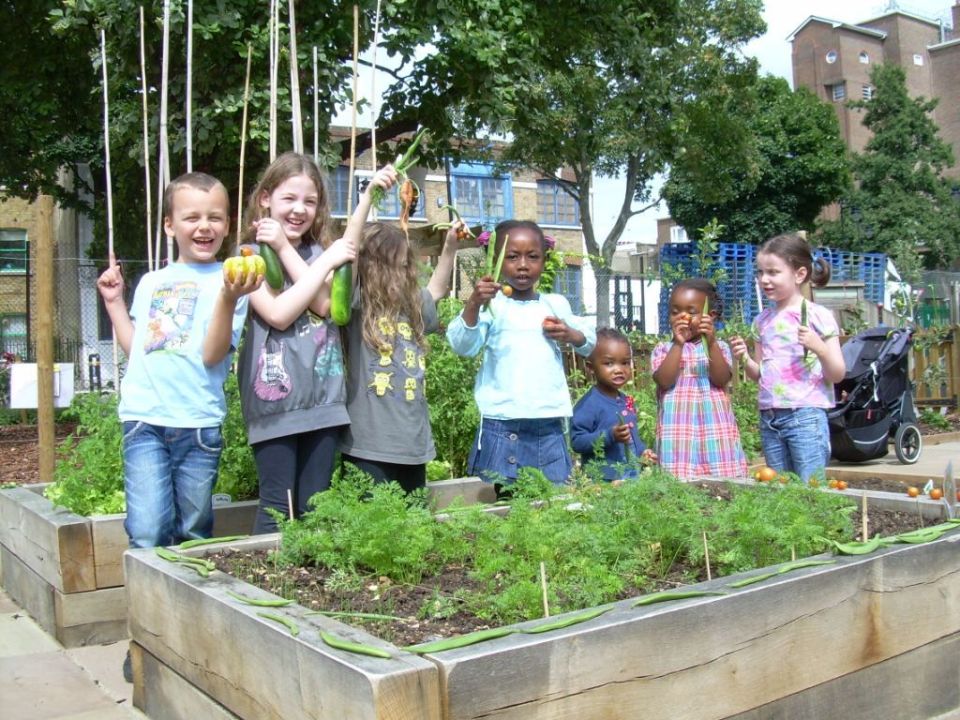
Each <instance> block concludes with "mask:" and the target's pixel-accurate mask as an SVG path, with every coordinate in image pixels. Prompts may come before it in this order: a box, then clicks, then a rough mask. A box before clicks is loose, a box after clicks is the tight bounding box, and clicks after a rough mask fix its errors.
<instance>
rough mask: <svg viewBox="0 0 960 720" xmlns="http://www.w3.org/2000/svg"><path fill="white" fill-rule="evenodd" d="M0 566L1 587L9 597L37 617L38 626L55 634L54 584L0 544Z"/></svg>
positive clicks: (34, 617)
mask: <svg viewBox="0 0 960 720" xmlns="http://www.w3.org/2000/svg"><path fill="white" fill-rule="evenodd" d="M0 565H2V571H3V575H2V580H3V589H4V590H6V591H7V594H8V595H9V596H10V598H11V599H12V600H13V601H14V602H15V603H17V605H19V606H20V607H21V608H23V609H24V610H25V611H26V612H27V614H28V615H30V617H32V618H33V619H34V620H36V621H37V625H39V626H40V627H42V628H43V629H44V630H46V631H47V632H48V633H50V634H51V635H53V634H55V632H56V615H55V612H54V605H53V592H54V591H53V586H52V585H51V584H50V583H48V582H47V581H46V580H45V579H44V578H42V577H40V576H39V575H37V574H36V573H35V572H34V571H33V570H31V569H30V567H29V566H28V565H27V564H26V563H24V562H23V561H22V560H21V559H20V558H18V557H17V556H16V555H14V554H13V553H12V552H11V551H10V550H9V548H7V547H5V546H3V545H0Z"/></svg>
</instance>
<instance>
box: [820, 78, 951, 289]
mask: <svg viewBox="0 0 960 720" xmlns="http://www.w3.org/2000/svg"><path fill="white" fill-rule="evenodd" d="M905 77H906V76H905V73H904V71H903V69H902V68H900V67H897V66H894V65H879V66H877V67H876V68H874V69H873V71H872V72H871V74H870V80H871V82H872V84H873V86H874V88H875V89H874V92H873V97H872V98H871V99H870V100H867V101H858V102H855V103H851V105H853V106H854V107H858V108H862V109H863V110H864V111H865V112H864V116H863V124H864V125H865V126H866V127H867V128H868V129H869V130H870V131H871V132H872V133H873V136H872V137H871V138H870V140H869V141H868V142H867V144H866V146H865V148H864V151H863V152H862V153H859V154H856V155H855V156H854V158H853V173H854V180H855V181H856V189H854V190H852V191H851V192H850V193H849V194H848V195H847V196H846V197H845V198H844V200H843V201H842V208H843V211H842V214H841V218H840V220H838V221H835V222H831V223H825V224H824V225H823V227H822V233H823V238H824V242H826V243H829V244H831V245H835V246H837V247H845V248H849V249H851V250H864V251H883V252H886V253H888V254H889V255H890V256H891V257H892V258H893V260H894V262H895V263H896V265H897V268H898V270H899V271H900V273H901V275H903V276H904V277H905V278H906V279H908V280H910V281H916V280H917V279H919V273H920V270H921V268H922V267H923V266H926V267H929V268H935V267H945V266H947V265H948V264H949V263H950V262H952V261H953V260H954V259H955V258H956V257H957V256H958V255H960V203H958V202H957V201H956V199H954V198H953V197H952V194H951V190H952V185H951V181H949V180H947V179H945V178H944V177H943V171H944V170H946V169H947V168H949V167H951V166H952V165H953V160H954V159H953V153H952V151H951V149H950V146H949V145H947V144H946V143H945V142H944V141H943V140H941V139H940V138H939V137H938V135H937V126H936V124H935V123H934V122H933V120H932V119H931V118H930V113H931V112H932V111H933V109H934V108H935V107H936V104H937V101H936V100H935V99H934V100H925V99H924V98H911V97H910V96H909V95H908V93H907V87H906V80H905ZM918 248H919V249H920V252H919V253H918V252H917V250H918Z"/></svg>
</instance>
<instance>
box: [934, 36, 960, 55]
mask: <svg viewBox="0 0 960 720" xmlns="http://www.w3.org/2000/svg"><path fill="white" fill-rule="evenodd" d="M957 46H960V37H958V38H954V39H953V40H947V41H946V42H942V43H937V44H936V45H927V50H928V51H929V52H933V51H935V50H945V49H946V48H949V47H957Z"/></svg>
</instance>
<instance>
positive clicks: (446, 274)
mask: <svg viewBox="0 0 960 720" xmlns="http://www.w3.org/2000/svg"><path fill="white" fill-rule="evenodd" d="M462 227H465V224H464V222H463V221H462V220H457V222H455V223H454V224H453V226H452V227H451V228H450V229H449V230H447V236H446V237H445V238H444V241H443V250H442V251H441V252H440V259H439V260H437V267H436V268H434V270H433V275H431V276H430V282H429V283H428V284H427V290H428V291H429V292H430V297H432V298H433V301H434V302H436V301H437V300H439V299H440V298H443V297H446V296H447V293H449V292H450V276H451V274H452V273H453V261H454V258H456V256H457V233H458V232H459V231H460V228H462Z"/></svg>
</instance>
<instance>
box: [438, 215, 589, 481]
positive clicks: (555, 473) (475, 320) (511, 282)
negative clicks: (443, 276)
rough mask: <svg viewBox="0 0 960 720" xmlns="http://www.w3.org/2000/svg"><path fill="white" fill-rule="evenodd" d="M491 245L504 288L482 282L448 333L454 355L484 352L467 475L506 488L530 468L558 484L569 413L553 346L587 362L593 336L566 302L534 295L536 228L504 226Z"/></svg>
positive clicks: (563, 472) (539, 234)
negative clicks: (499, 260) (568, 346)
mask: <svg viewBox="0 0 960 720" xmlns="http://www.w3.org/2000/svg"><path fill="white" fill-rule="evenodd" d="M495 237H496V238H497V243H498V247H497V248H496V250H497V252H498V253H499V249H500V244H501V243H504V242H505V243H506V251H505V253H504V259H503V267H502V277H503V282H502V283H500V282H495V281H494V280H493V278H491V277H489V276H486V277H483V278H481V279H480V280H479V281H478V282H477V283H476V286H475V287H474V290H473V294H472V295H471V296H470V299H469V300H468V301H467V304H466V306H465V307H464V309H463V312H462V313H461V314H460V315H459V316H458V317H457V318H456V319H455V320H454V321H453V322H452V323H451V324H450V327H449V328H448V329H447V339H448V340H449V341H450V345H451V346H452V347H453V350H454V352H456V353H457V354H458V355H465V356H473V355H476V354H477V353H479V352H481V351H482V352H483V362H482V363H481V365H480V370H479V372H478V373H477V380H476V383H475V384H474V397H475V399H476V401H477V407H478V408H479V410H480V428H479V430H478V431H477V438H476V442H474V444H473V448H472V449H471V451H470V460H469V464H468V468H467V469H468V472H470V473H473V474H475V475H479V476H480V477H482V478H483V479H485V480H488V481H491V482H494V483H496V484H505V483H510V482H512V481H514V480H515V479H516V478H517V471H518V470H519V468H521V467H533V468H537V469H538V470H540V471H541V472H543V474H544V475H546V477H547V478H549V479H550V481H551V482H554V483H557V484H560V483H563V482H566V480H567V478H568V477H569V476H570V470H571V468H572V465H571V462H570V455H569V453H568V452H567V443H566V438H565V437H564V419H565V418H569V417H570V416H571V414H572V412H573V409H572V406H571V403H570V393H569V391H568V389H567V380H566V376H565V375H564V372H563V361H562V357H561V355H560V348H559V345H558V343H560V342H567V343H570V344H571V345H573V348H574V350H575V351H576V352H577V353H578V354H579V355H584V356H587V355H589V354H590V352H591V351H592V350H593V346H594V344H595V342H596V333H595V331H594V329H593V328H591V327H590V325H589V324H588V323H587V322H586V321H585V320H584V319H583V318H579V317H577V316H575V315H574V314H573V311H572V310H571V309H570V303H569V302H567V299H566V298H565V297H563V296H562V295H557V294H554V293H541V292H538V291H537V289H536V288H537V281H538V280H539V279H540V275H541V273H542V272H543V267H544V259H545V256H546V253H547V252H548V250H549V249H550V246H549V245H548V241H547V238H546V237H545V236H544V234H543V231H542V230H541V229H540V227H539V226H538V225H537V224H536V223H534V222H530V221H521V220H505V221H504V222H502V223H500V224H499V225H497V227H496V230H495Z"/></svg>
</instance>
